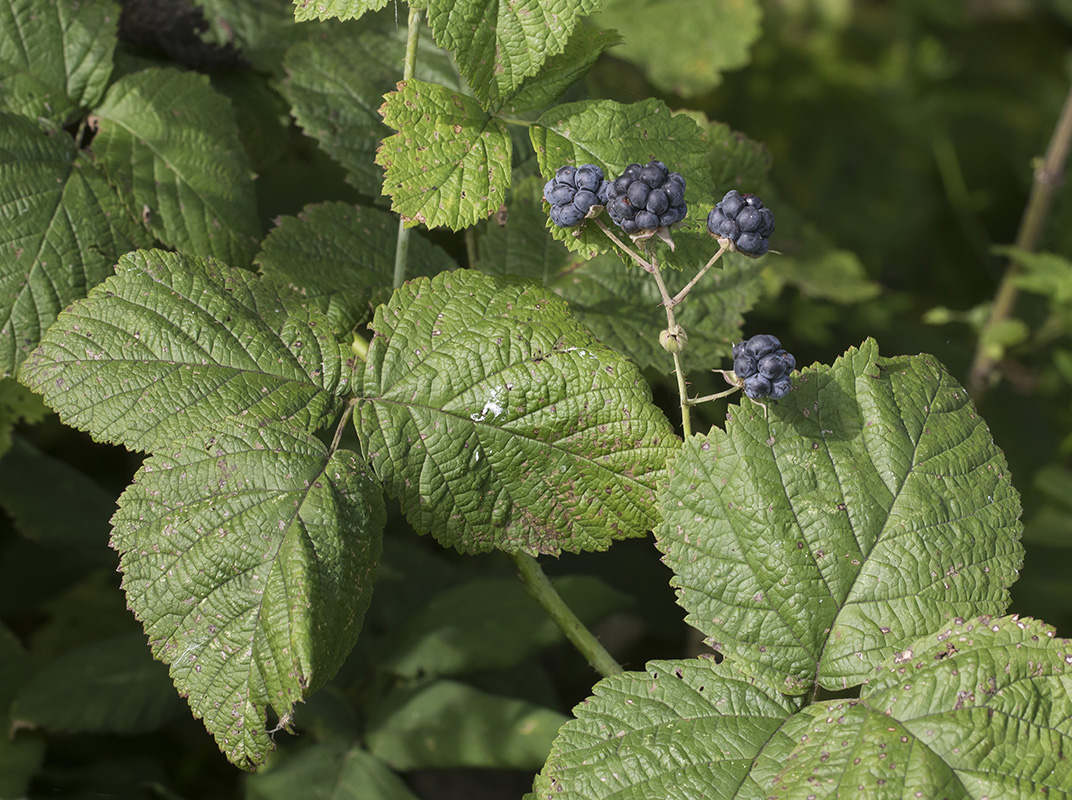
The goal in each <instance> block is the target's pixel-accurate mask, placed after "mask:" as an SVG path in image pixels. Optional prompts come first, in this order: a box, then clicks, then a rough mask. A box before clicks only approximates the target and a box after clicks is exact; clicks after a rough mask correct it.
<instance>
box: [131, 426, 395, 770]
mask: <svg viewBox="0 0 1072 800" xmlns="http://www.w3.org/2000/svg"><path fill="white" fill-rule="evenodd" d="M226 430H227V432H226V433H222V432H221V433H216V434H213V435H210V434H208V433H204V434H200V435H194V436H191V437H190V438H188V439H186V440H184V441H182V442H180V443H177V444H175V445H173V446H172V447H170V448H168V449H167V450H166V451H165V452H160V453H157V454H156V455H153V456H152V457H151V458H149V459H148V460H147V461H146V462H145V464H144V465H143V466H142V468H141V470H139V472H138V474H137V476H135V481H134V483H133V485H132V486H131V487H130V488H128V489H127V491H126V492H124V493H123V496H122V497H121V498H120V503H119V510H118V511H117V512H116V514H115V517H114V518H113V520H112V522H113V525H114V526H115V527H114V533H113V537H112V545H113V547H115V548H116V550H118V551H119V552H120V553H121V560H120V569H121V570H122V572H123V588H124V589H125V591H126V594H127V602H128V604H129V605H130V607H131V609H133V611H134V613H135V615H136V616H137V617H138V618H139V619H140V620H141V621H142V623H143V625H144V626H145V631H146V633H147V634H148V635H149V642H150V644H151V645H152V648H153V654H154V655H155V656H156V657H157V658H159V659H161V660H163V661H165V662H166V663H167V664H169V665H170V667H171V677H172V679H173V680H174V682H175V686H176V688H177V689H178V690H179V692H180V693H181V694H184V695H186V696H187V697H188V700H189V703H190V708H191V709H192V710H193V712H194V715H195V716H197V717H200V718H202V719H203V720H204V722H205V727H207V728H208V730H209V731H210V732H211V733H212V735H213V736H215V738H216V742H217V744H218V745H219V747H220V749H221V750H223V752H224V753H225V754H226V755H227V757H228V758H229V759H231V761H233V762H234V763H235V764H237V765H239V766H243V767H250V766H252V765H254V764H258V763H260V762H262V761H263V760H264V758H265V756H266V755H267V753H268V751H269V749H270V748H271V738H270V736H269V731H268V730H267V729H266V726H265V713H266V710H267V709H268V708H269V707H271V708H272V709H273V711H274V712H275V715H276V716H277V717H278V718H279V721H280V722H279V724H280V726H284V727H285V726H286V725H287V724H288V722H289V720H290V716H291V713H292V709H293V706H294V704H295V703H296V702H299V701H300V700H301V699H302V698H303V697H304V696H305V695H306V694H307V693H308V692H311V691H313V690H315V689H316V688H317V687H319V686H321V685H322V684H323V683H324V682H325V681H327V680H329V679H330V678H331V677H332V676H333V675H334V674H335V673H336V672H337V671H338V669H339V667H340V666H341V664H342V661H343V659H345V657H346V656H347V654H348V653H349V652H350V650H351V649H352V648H353V645H354V642H355V641H356V640H357V635H358V632H359V631H360V629H361V623H362V619H363V617H364V614H365V611H366V610H367V608H368V604H369V601H370V599H371V589H372V573H373V570H374V569H375V565H376V562H377V561H378V559H379V554H380V536H381V531H382V529H383V524H384V511H383V500H382V495H381V493H380V490H379V488H378V487H377V486H376V485H375V483H374V482H373V481H372V480H370V479H369V478H368V477H366V476H365V473H364V472H363V471H362V466H361V464H360V462H359V461H358V459H357V457H356V456H355V455H354V454H353V453H350V452H348V451H337V452H335V453H331V452H329V451H328V450H327V448H326V447H325V446H324V445H323V444H322V443H321V442H320V441H319V440H317V439H316V438H314V437H313V436H312V435H310V434H307V433H304V432H300V431H297V430H294V429H287V428H283V427H282V426H279V425H274V426H267V427H258V426H250V425H244V424H239V423H238V422H237V421H232V422H231V423H230V424H229V425H227V426H226Z"/></svg>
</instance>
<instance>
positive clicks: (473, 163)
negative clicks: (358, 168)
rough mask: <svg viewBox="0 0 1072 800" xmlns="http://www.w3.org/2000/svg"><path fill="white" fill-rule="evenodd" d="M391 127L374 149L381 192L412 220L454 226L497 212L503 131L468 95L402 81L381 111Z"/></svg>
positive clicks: (506, 157) (504, 167)
mask: <svg viewBox="0 0 1072 800" xmlns="http://www.w3.org/2000/svg"><path fill="white" fill-rule="evenodd" d="M380 113H381V114H382V115H383V120H384V122H386V123H387V125H389V126H390V127H392V128H394V129H395V130H397V131H398V133H397V134H395V135H393V136H391V137H390V138H388V139H386V140H385V141H384V142H383V144H382V145H380V149H379V150H378V151H377V153H376V163H377V164H379V165H380V166H382V167H383V168H384V169H385V170H386V174H385V175H384V182H383V193H384V194H386V195H390V197H391V207H392V208H393V209H394V210H395V211H396V212H398V213H399V214H401V215H402V217H403V218H404V219H405V220H406V221H407V223H410V224H412V225H416V224H417V223H424V224H425V225H427V226H428V227H429V228H434V227H436V226H438V225H446V226H448V227H449V228H451V229H452V230H461V229H462V228H465V227H467V226H469V225H472V224H473V223H474V222H477V221H478V220H480V219H483V218H485V217H487V216H490V215H491V214H492V213H493V212H495V211H497V210H498V209H499V207H500V206H501V205H502V204H503V202H504V200H505V198H506V187H507V186H508V185H509V183H510V156H511V153H512V149H513V146H512V144H511V142H510V132H509V131H508V130H507V128H506V126H505V125H504V124H503V123H502V122H500V121H499V120H497V119H493V118H491V117H489V116H488V115H487V114H486V113H484V111H483V110H482V109H481V108H480V106H479V104H478V103H477V102H476V101H475V100H473V99H472V98H471V97H466V96H465V95H461V94H458V93H456V92H452V91H451V90H449V89H447V88H445V87H443V86H438V85H436V84H433V83H425V82H423V81H418V80H409V81H402V82H400V83H399V84H398V91H395V92H391V93H390V94H389V95H387V98H386V102H385V103H384V104H383V107H382V108H381V109H380Z"/></svg>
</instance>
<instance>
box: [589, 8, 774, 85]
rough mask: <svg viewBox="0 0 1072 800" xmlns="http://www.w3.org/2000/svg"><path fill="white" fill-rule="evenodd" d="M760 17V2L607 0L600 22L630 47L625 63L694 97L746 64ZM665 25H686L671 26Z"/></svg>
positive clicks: (659, 83) (627, 48) (755, 37)
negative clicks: (677, 22) (670, 21)
mask: <svg viewBox="0 0 1072 800" xmlns="http://www.w3.org/2000/svg"><path fill="white" fill-rule="evenodd" d="M762 16H763V10H762V8H761V7H760V4H759V3H758V2H757V0H607V2H606V7H605V8H604V10H603V11H602V12H600V13H599V14H598V15H597V17H596V20H597V22H598V23H599V24H600V25H603V26H605V27H608V28H617V29H618V30H619V31H621V34H622V37H623V38H624V39H625V41H626V42H627V43H628V47H625V48H623V49H622V52H621V57H622V58H624V59H626V60H628V61H632V62H633V63H634V64H636V65H638V66H639V67H640V68H641V69H643V70H644V72H645V73H646V74H647V76H648V77H649V78H650V79H651V82H652V83H654V84H655V85H656V86H657V87H658V88H659V89H661V90H662V91H664V92H673V93H675V94H680V95H684V96H690V95H697V94H701V93H702V92H707V91H709V90H711V89H713V88H715V87H716V86H718V85H719V84H720V83H722V73H724V72H728V71H729V70H733V69H737V68H739V67H743V66H745V65H746V64H748V62H749V60H750V58H749V49H750V48H751V46H752V44H753V43H754V42H755V41H756V39H758V38H759V34H760V21H761V19H762ZM667 19H678V20H687V24H683V25H668V24H667V22H666V21H667Z"/></svg>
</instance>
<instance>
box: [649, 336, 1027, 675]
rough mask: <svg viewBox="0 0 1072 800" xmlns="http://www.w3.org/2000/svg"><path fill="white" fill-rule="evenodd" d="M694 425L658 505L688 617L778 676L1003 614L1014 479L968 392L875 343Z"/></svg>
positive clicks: (1016, 556) (857, 669)
mask: <svg viewBox="0 0 1072 800" xmlns="http://www.w3.org/2000/svg"><path fill="white" fill-rule="evenodd" d="M794 384H795V386H796V388H795V389H794V391H793V392H792V393H791V394H790V395H788V396H787V397H786V399H784V400H782V401H780V403H779V404H777V405H770V406H767V407H766V410H764V408H762V407H760V406H757V405H751V406H749V407H745V406H743V405H742V406H741V407H739V408H738V409H737V410H736V412H735V413H734V414H733V415H732V417H731V418H730V419H729V421H728V422H727V424H726V429H725V431H724V432H723V431H721V430H718V429H713V430H712V431H711V432H710V433H709V434H708V435H707V436H694V437H692V438H691V439H690V440H689V441H688V442H687V443H686V446H685V447H684V449H683V450H682V451H681V455H680V457H679V458H678V459H677V460H676V461H675V462H674V463H673V467H672V477H671V479H670V484H669V487H668V489H667V490H666V492H665V493H664V494H663V495H662V497H661V500H660V504H661V510H662V514H663V519H664V521H663V523H662V525H660V526H659V528H658V529H657V531H656V540H657V543H658V545H659V548H660V549H661V550H663V552H664V553H665V554H666V558H665V561H666V563H667V565H668V566H669V567H670V568H671V569H672V570H673V571H674V578H673V581H672V582H673V585H674V586H675V587H676V588H677V591H678V601H679V602H680V603H681V605H682V606H684V607H685V609H686V610H687V611H688V620H689V622H690V623H691V624H693V625H694V626H695V627H697V628H698V629H699V630H700V631H702V632H703V633H704V634H706V635H707V636H709V637H710V642H711V643H712V644H713V646H714V647H716V649H718V650H721V651H722V652H724V653H726V654H727V655H728V656H729V657H731V658H733V659H737V660H738V661H739V663H742V664H751V665H753V666H754V667H755V668H756V669H760V670H771V671H772V674H773V675H775V676H778V677H777V679H779V680H781V681H783V682H784V683H783V688H784V690H786V691H791V692H797V691H805V690H806V689H807V688H808V687H810V686H811V685H813V682H816V681H817V682H818V683H819V684H820V685H822V686H824V687H827V688H830V689H840V688H843V687H847V686H852V685H856V684H859V683H860V682H861V681H863V680H865V679H866V678H867V677H868V676H869V675H870V674H871V671H872V670H873V669H874V668H875V667H876V666H877V665H878V664H879V663H880V662H881V661H882V660H883V659H884V658H886V657H887V656H888V655H889V654H890V653H891V652H893V651H895V650H897V649H900V648H903V647H905V646H906V644H907V643H908V642H910V641H911V640H913V639H915V638H916V637H918V636H919V635H920V634H921V633H922V632H925V631H927V630H929V629H933V627H934V626H936V625H937V624H939V623H940V622H941V620H942V619H943V618H944V617H945V616H947V615H949V614H957V615H962V616H968V615H975V614H980V613H1000V612H1001V611H1003V610H1004V609H1005V608H1006V606H1007V604H1008V602H1009V598H1008V591H1007V587H1008V586H1009V585H1010V584H1011V583H1012V582H1013V581H1014V580H1015V579H1016V576H1017V570H1018V569H1019V566H1020V563H1021V561H1022V552H1023V551H1022V547H1021V545H1020V543H1019V537H1020V531H1021V524H1020V522H1019V514H1020V500H1019V494H1018V493H1017V491H1016V490H1015V489H1014V488H1013V486H1012V483H1011V481H1010V479H1009V475H1008V469H1007V466H1006V463H1005V458H1004V456H1003V455H1002V453H1001V451H1000V450H998V448H997V447H995V446H994V443H993V440H992V439H991V436H990V432H989V431H988V430H987V427H986V425H985V423H984V422H983V421H982V420H981V419H980V418H979V417H978V415H977V414H976V413H975V410H974V408H973V407H972V405H971V401H970V400H969V399H968V395H967V393H966V392H965V391H964V389H963V388H961V387H960V386H959V385H957V383H956V381H954V380H953V379H952V378H951V377H950V375H949V373H948V372H946V371H945V369H944V368H943V367H942V366H941V365H940V364H939V363H938V362H937V361H936V360H935V359H934V358H933V357H931V356H926V355H921V356H912V357H898V358H883V357H880V356H879V354H878V347H877V345H876V344H875V342H874V341H873V340H868V341H866V342H865V343H864V344H863V345H861V347H860V348H859V349H856V348H852V349H850V350H849V351H848V352H847V353H846V354H845V355H844V356H842V357H841V358H839V359H838V360H837V362H835V364H834V366H833V367H825V366H815V367H811V368H809V369H807V370H805V371H804V372H803V373H799V374H797V375H796V376H795V377H794Z"/></svg>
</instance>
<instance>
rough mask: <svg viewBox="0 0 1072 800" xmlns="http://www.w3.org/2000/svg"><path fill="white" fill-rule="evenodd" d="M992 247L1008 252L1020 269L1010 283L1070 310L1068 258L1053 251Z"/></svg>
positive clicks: (1071, 287) (1071, 285)
mask: <svg viewBox="0 0 1072 800" xmlns="http://www.w3.org/2000/svg"><path fill="white" fill-rule="evenodd" d="M994 250H995V252H997V253H1000V254H1002V255H1005V256H1008V257H1009V258H1010V259H1012V260H1014V261H1015V262H1016V263H1017V264H1019V265H1020V267H1021V268H1022V269H1023V270H1024V271H1023V273H1022V274H1019V275H1015V276H1013V283H1015V284H1016V285H1017V286H1019V287H1020V288H1021V289H1024V290H1025V291H1028V292H1034V293H1036V294H1041V295H1043V296H1044V297H1048V298H1049V299H1050V301H1051V302H1052V303H1053V304H1054V305H1057V306H1067V307H1069V308H1068V309H1067V310H1069V311H1072V261H1069V260H1068V259H1067V258H1064V257H1063V256H1060V255H1057V254H1056V253H1032V252H1030V251H1028V250H1022V249H1020V248H1017V247H996V248H994Z"/></svg>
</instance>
